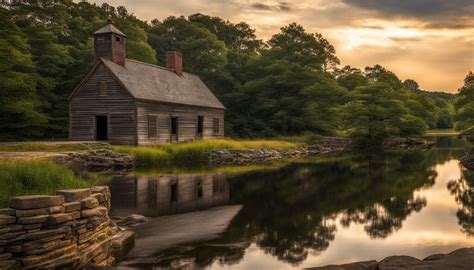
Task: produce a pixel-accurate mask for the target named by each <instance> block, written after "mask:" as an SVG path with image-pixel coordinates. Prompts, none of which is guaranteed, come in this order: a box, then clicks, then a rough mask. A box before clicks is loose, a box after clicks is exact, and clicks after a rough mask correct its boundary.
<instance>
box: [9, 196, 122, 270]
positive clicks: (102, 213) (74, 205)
mask: <svg viewBox="0 0 474 270" xmlns="http://www.w3.org/2000/svg"><path fill="white" fill-rule="evenodd" d="M109 209H110V191H109V188H108V187H93V188H87V189H75V190H59V191H57V193H56V195H54V196H45V195H34V196H21V197H15V198H13V199H11V201H10V208H6V209H0V269H32V268H34V269H51V268H62V269H64V268H66V269H71V268H81V267H85V266H87V265H91V264H92V265H110V264H111V263H113V260H114V258H113V256H111V253H113V252H114V251H113V250H112V249H113V248H112V246H113V240H114V238H116V237H114V234H115V235H117V234H116V233H117V232H118V231H117V228H116V227H115V226H114V224H113V222H111V220H110V219H109V217H108V211H109ZM121 237H123V235H122V236H121ZM119 238H120V237H119ZM120 241H123V240H120Z"/></svg>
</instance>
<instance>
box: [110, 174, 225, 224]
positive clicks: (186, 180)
mask: <svg viewBox="0 0 474 270" xmlns="http://www.w3.org/2000/svg"><path fill="white" fill-rule="evenodd" d="M199 182H201V186H202V197H199V196H198V186H199ZM172 184H176V185H177V200H176V201H172V200H171V186H172ZM110 190H111V192H112V193H114V194H120V196H115V197H114V196H112V215H118V216H126V215H129V214H131V213H137V214H141V215H145V216H162V215H170V214H177V213H185V212H191V211H196V210H203V209H207V208H211V207H216V206H222V205H227V204H229V200H230V190H229V184H228V181H227V179H226V177H225V175H224V174H221V173H209V174H202V175H186V174H183V175H163V176H142V177H137V176H119V177H114V178H113V179H112V181H111V182H110Z"/></svg>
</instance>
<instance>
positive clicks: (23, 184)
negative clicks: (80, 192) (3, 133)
mask: <svg viewBox="0 0 474 270" xmlns="http://www.w3.org/2000/svg"><path fill="white" fill-rule="evenodd" d="M92 184H94V183H93V182H91V181H87V180H85V179H83V178H80V177H78V176H76V175H75V174H74V173H73V172H72V171H71V170H70V169H69V168H68V167H66V166H64V165H59V164H57V163H55V162H54V161H51V160H47V159H28V160H25V159H0V186H1V187H2V188H1V189H0V207H6V206H7V205H8V202H9V200H10V198H12V197H15V196H20V195H32V194H53V193H54V192H55V191H56V190H58V189H62V188H82V187H88V186H92Z"/></svg>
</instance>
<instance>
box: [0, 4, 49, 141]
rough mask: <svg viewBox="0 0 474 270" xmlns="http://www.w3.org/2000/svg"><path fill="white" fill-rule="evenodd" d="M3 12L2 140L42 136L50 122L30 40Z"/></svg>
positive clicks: (0, 36) (0, 27)
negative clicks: (37, 89) (43, 110)
mask: <svg viewBox="0 0 474 270" xmlns="http://www.w3.org/2000/svg"><path fill="white" fill-rule="evenodd" d="M10 18H11V13H10V12H9V11H7V10H5V9H3V8H0V58H1V59H2V61H0V89H2V90H1V91H0V130H1V131H2V133H1V134H0V138H1V139H3V140H18V139H24V138H26V137H31V136H41V135H42V133H41V128H40V127H41V125H43V124H45V123H46V122H47V118H46V115H45V114H43V112H42V110H41V102H40V99H39V97H38V94H37V92H36V87H37V85H38V81H39V79H40V78H39V76H38V74H37V73H36V67H35V65H34V63H33V60H32V56H31V53H30V47H29V45H28V42H27V39H26V37H25V36H24V35H23V34H22V33H21V31H20V29H19V28H18V27H17V26H16V25H15V23H14V22H13V21H12V20H11V19H10Z"/></svg>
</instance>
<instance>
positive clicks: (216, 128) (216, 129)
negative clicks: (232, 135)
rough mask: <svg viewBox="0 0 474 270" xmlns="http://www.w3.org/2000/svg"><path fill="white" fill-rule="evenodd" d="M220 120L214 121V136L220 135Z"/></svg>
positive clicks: (215, 119) (216, 118)
mask: <svg viewBox="0 0 474 270" xmlns="http://www.w3.org/2000/svg"><path fill="white" fill-rule="evenodd" d="M220 128H221V127H220V118H218V117H215V118H214V119H213V120H212V131H213V133H214V134H220Z"/></svg>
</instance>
